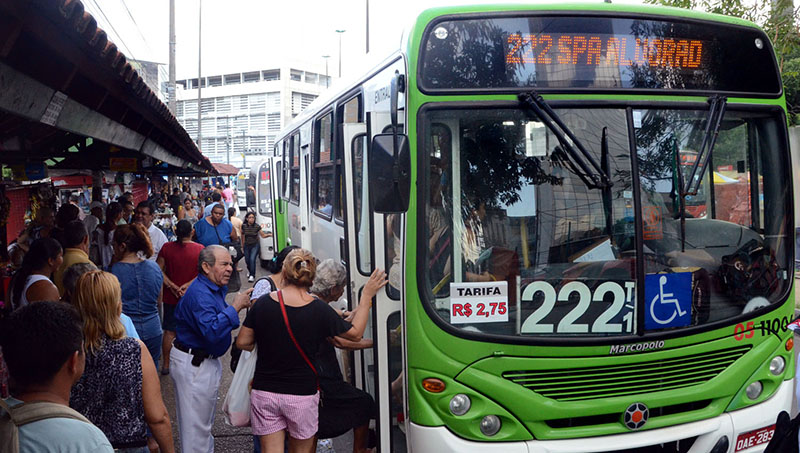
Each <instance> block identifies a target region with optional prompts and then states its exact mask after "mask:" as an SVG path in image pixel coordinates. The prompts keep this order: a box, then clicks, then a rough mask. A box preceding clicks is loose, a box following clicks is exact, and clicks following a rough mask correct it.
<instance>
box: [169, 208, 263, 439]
mask: <svg viewBox="0 0 800 453" xmlns="http://www.w3.org/2000/svg"><path fill="white" fill-rule="evenodd" d="M220 209H222V206H220ZM198 223H199V222H198ZM198 271H199V274H198V276H197V279H196V280H195V281H194V282H193V283H192V284H191V285H190V286H189V288H188V289H187V290H186V294H184V295H183V297H182V298H181V300H180V301H179V302H178V306H177V308H176V309H175V320H176V327H175V335H176V337H175V342H174V343H173V347H172V351H171V352H170V360H169V361H170V370H171V373H170V376H172V381H173V383H174V384H175V401H176V403H177V412H178V433H179V435H180V439H181V450H182V451H187V452H198V453H206V452H207V453H212V452H213V451H214V437H213V436H212V435H211V427H212V426H213V425H214V409H215V407H216V404H217V391H218V389H219V380H220V378H221V377H222V363H221V362H220V360H219V357H220V356H221V355H223V354H225V352H226V351H227V350H228V348H229V347H230V345H231V331H232V330H233V329H236V328H237V327H239V314H238V312H239V311H240V310H242V309H243V308H249V307H250V293H251V292H252V291H253V290H252V289H250V290H248V291H246V292H244V293H237V294H236V297H235V298H234V300H233V304H232V305H228V304H227V303H225V295H226V294H227V293H228V288H227V286H226V285H227V284H228V280H230V278H231V273H232V272H233V260H232V259H231V255H230V253H228V250H226V249H225V247H222V246H219V245H210V246H208V247H206V248H205V249H203V250H202V251H201V252H200V258H199V263H198Z"/></svg>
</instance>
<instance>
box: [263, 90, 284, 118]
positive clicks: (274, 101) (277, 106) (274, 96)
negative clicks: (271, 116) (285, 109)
mask: <svg viewBox="0 0 800 453" xmlns="http://www.w3.org/2000/svg"><path fill="white" fill-rule="evenodd" d="M266 108H267V113H274V112H280V111H281V93H280V92H275V93H267V102H266Z"/></svg>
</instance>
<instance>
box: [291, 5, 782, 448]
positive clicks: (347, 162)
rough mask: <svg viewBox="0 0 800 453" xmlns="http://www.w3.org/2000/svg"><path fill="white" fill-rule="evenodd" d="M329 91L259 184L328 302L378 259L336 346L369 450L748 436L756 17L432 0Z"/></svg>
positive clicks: (760, 301)
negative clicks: (366, 67)
mask: <svg viewBox="0 0 800 453" xmlns="http://www.w3.org/2000/svg"><path fill="white" fill-rule="evenodd" d="M331 91H332V92H331V93H329V94H328V95H327V96H323V97H321V98H319V99H317V100H316V101H315V102H314V103H313V104H312V105H311V106H310V107H309V108H308V109H307V110H306V111H305V112H303V113H302V114H301V115H300V116H298V117H297V118H296V120H295V121H294V122H293V123H292V124H291V125H290V126H288V127H287V129H286V130H285V131H283V132H282V133H281V134H280V136H279V137H278V139H277V142H276V147H277V148H276V153H277V154H279V155H281V156H283V162H284V167H283V168H284V172H283V181H284V184H282V185H281V191H280V196H281V197H282V198H283V199H284V200H285V201H286V203H287V204H286V206H287V217H286V219H287V220H286V221H287V222H288V229H289V236H290V237H291V242H292V244H295V245H300V246H302V247H305V248H308V249H310V250H311V251H312V252H313V253H314V254H315V255H316V256H317V257H318V258H320V259H325V258H333V259H336V260H341V261H342V262H344V263H346V265H347V268H348V272H349V279H348V283H349V288H348V291H347V292H346V293H345V299H346V300H343V301H342V303H343V304H349V305H350V306H354V305H355V302H356V301H357V299H358V296H359V294H360V290H361V288H362V286H363V285H364V283H365V281H366V280H367V278H368V276H369V274H370V272H371V271H372V269H374V268H376V267H381V268H386V269H388V274H389V285H387V287H386V290H385V291H382V292H381V293H380V294H379V295H378V296H377V300H376V301H375V304H374V307H373V313H372V316H371V321H370V322H371V324H370V326H369V329H368V333H367V336H369V337H370V338H372V339H373V340H374V346H373V347H372V348H371V349H368V350H363V351H356V352H354V353H352V354H343V356H344V359H345V360H344V363H345V366H344V371H345V375H346V376H347V378H348V379H351V381H352V382H353V383H354V384H355V385H357V386H359V387H361V388H364V389H366V390H367V391H369V392H370V393H371V394H372V395H373V396H374V397H375V399H376V427H377V428H378V429H377V432H378V441H379V447H380V451H407V450H409V451H415V452H419V451H433V452H443V451H497V452H503V453H511V452H531V453H532V452H583V451H586V452H612V451H637V452H638V451H675V452H709V451H710V452H714V453H720V452H734V451H736V452H739V451H746V452H751V451H763V449H764V448H765V447H766V443H767V442H768V441H769V439H770V438H771V436H772V434H773V431H774V423H775V419H776V417H777V415H778V413H779V412H780V411H783V410H786V411H788V410H789V409H790V407H791V403H792V397H793V390H792V389H793V377H794V358H793V353H792V349H793V342H792V335H791V333H790V332H788V331H787V329H786V326H787V324H788V323H789V322H790V321H791V320H792V317H793V309H794V295H793V293H792V282H793V273H792V262H793V242H794V225H793V219H794V215H793V210H792V209H793V199H792V191H791V188H792V181H791V172H790V169H791V165H790V159H789V144H788V134H787V122H786V107H785V101H784V94H783V90H782V84H781V79H780V74H779V70H778V66H777V63H776V59H775V55H774V52H773V49H772V45H771V43H770V41H769V39H768V37H767V36H766V35H765V34H764V32H763V31H762V30H760V29H759V28H758V27H757V26H755V25H754V24H752V23H750V22H747V21H743V20H740V19H736V18H730V17H723V16H718V15H712V14H705V13H700V12H694V11H687V10H678V9H670V8H659V7H644V6H632V5H612V4H607V3H597V4H581V5H567V4H551V5H514V6H496V5H494V6H469V7H466V6H465V7H443V8H436V9H429V10H426V11H424V12H422V13H421V14H420V15H419V16H418V17H417V19H416V21H415V22H414V24H413V26H412V27H411V28H410V31H409V32H408V33H407V34H406V35H405V37H404V41H403V45H402V47H401V48H400V49H399V50H398V51H397V52H396V53H395V54H393V55H391V56H390V57H389V58H387V59H386V60H384V61H383V62H382V63H381V64H379V65H377V66H376V67H375V69H374V70H372V71H369V72H367V73H365V74H363V76H362V77H360V78H358V79H356V80H354V81H353V82H352V83H350V84H347V85H345V86H342V87H341V89H339V90H331ZM686 150H691V153H693V158H692V159H687V158H686V156H684V158H683V159H682V158H681V157H682V154H686V153H687V151H686ZM712 175H713V176H712ZM687 205H689V206H704V207H705V208H704V209H702V210H697V209H695V210H692V209H687ZM692 213H693V214H694V215H693V214H692Z"/></svg>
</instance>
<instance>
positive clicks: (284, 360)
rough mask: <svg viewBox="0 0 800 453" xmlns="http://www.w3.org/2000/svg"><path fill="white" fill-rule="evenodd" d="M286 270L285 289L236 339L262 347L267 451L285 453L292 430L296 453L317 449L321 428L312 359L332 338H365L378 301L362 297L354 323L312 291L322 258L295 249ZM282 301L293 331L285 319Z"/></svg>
mask: <svg viewBox="0 0 800 453" xmlns="http://www.w3.org/2000/svg"><path fill="white" fill-rule="evenodd" d="M282 273H283V279H284V281H285V283H286V284H285V286H284V287H283V289H282V290H281V291H276V292H272V293H270V294H267V295H264V296H263V297H262V298H261V299H259V300H258V301H257V302H256V303H255V304H254V305H253V307H252V308H251V309H250V311H249V313H248V314H247V318H245V320H244V323H243V324H242V328H241V330H240V331H239V337H238V338H237V340H236V346H238V347H239V348H241V349H245V350H252V349H253V347H254V346H256V345H258V360H257V361H256V371H255V376H254V378H253V391H252V392H251V399H250V401H251V414H252V416H251V424H252V427H253V434H255V435H258V436H260V442H261V451H262V452H264V453H273V452H274V453H282V452H283V451H284V448H283V443H284V437H285V432H286V431H288V433H289V451H290V452H291V453H295V452H297V453H300V452H308V451H312V449H313V443H314V434H315V433H316V432H317V427H318V416H319V412H318V404H319V392H318V387H319V379H318V377H317V372H316V370H315V369H313V368H312V364H311V362H309V361H307V358H309V357H313V356H314V355H315V354H316V353H317V350H318V348H319V345H320V343H321V342H322V341H323V340H324V339H325V338H327V337H335V336H340V337H342V338H345V339H347V340H351V341H359V340H360V339H361V337H362V335H363V333H364V328H365V327H366V325H367V318H368V317H369V309H370V306H371V304H372V300H366V301H364V300H362V301H361V304H360V305H359V309H357V310H356V311H355V315H354V317H353V321H352V325H351V324H350V323H348V322H347V321H344V320H343V319H342V318H341V317H340V316H339V315H338V314H337V313H336V312H335V311H334V310H333V309H332V308H331V307H329V306H328V304H326V303H325V302H323V301H321V300H319V299H317V298H315V297H313V296H312V295H310V294H309V293H308V289H309V288H310V287H311V284H312V282H313V281H314V275H315V273H316V262H315V259H314V256H313V255H312V254H311V252H309V251H307V250H303V249H297V250H293V251H292V252H291V253H289V255H288V256H287V257H286V261H284V263H283V270H282ZM281 299H282V300H283V302H284V304H285V312H286V317H287V318H288V324H289V327H290V329H291V330H287V327H286V323H285V321H284V315H283V310H282V304H281V303H280V301H281ZM365 304H366V305H365ZM362 305H365V306H364V307H362ZM290 332H291V333H292V334H293V335H294V338H295V339H296V343H295V341H293V340H292V338H291V336H290ZM296 344H297V345H298V346H299V349H298V346H296ZM301 351H302V353H301Z"/></svg>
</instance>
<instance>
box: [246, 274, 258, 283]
mask: <svg viewBox="0 0 800 453" xmlns="http://www.w3.org/2000/svg"><path fill="white" fill-rule="evenodd" d="M247 281H248V282H250V283H253V282H254V281H256V278H255V277H253V276H252V275H251V276H249V277H247Z"/></svg>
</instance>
